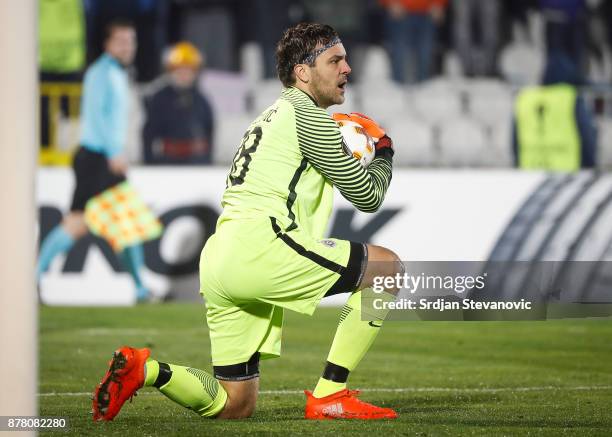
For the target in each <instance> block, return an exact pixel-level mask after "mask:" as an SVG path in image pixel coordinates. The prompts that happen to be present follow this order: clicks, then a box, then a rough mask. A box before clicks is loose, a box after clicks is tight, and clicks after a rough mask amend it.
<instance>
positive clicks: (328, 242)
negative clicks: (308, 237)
mask: <svg viewBox="0 0 612 437" xmlns="http://www.w3.org/2000/svg"><path fill="white" fill-rule="evenodd" d="M319 243H321V244H323V245H324V246H327V247H336V242H335V241H334V240H319Z"/></svg>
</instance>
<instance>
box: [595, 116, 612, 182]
mask: <svg viewBox="0 0 612 437" xmlns="http://www.w3.org/2000/svg"><path fill="white" fill-rule="evenodd" d="M598 134H599V135H598V141H597V143H598V150H597V161H598V163H599V165H598V166H599V167H600V168H603V169H606V170H611V169H612V121H610V120H609V121H602V122H600V123H599V132H598Z"/></svg>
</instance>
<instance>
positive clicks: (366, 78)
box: [349, 45, 391, 85]
mask: <svg viewBox="0 0 612 437" xmlns="http://www.w3.org/2000/svg"><path fill="white" fill-rule="evenodd" d="M349 62H350V59H349ZM360 78H361V82H362V83H364V84H365V83H369V84H372V83H376V84H377V85H379V84H385V83H389V82H391V61H390V60H389V56H388V55H387V52H386V50H385V49H384V48H382V47H380V46H375V45H372V46H369V47H368V48H367V49H366V51H365V54H364V59H363V71H362V72H361V74H360Z"/></svg>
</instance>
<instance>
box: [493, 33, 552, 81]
mask: <svg viewBox="0 0 612 437" xmlns="http://www.w3.org/2000/svg"><path fill="white" fill-rule="evenodd" d="M500 69H501V72H502V75H503V76H504V77H505V78H506V80H508V81H509V82H510V83H513V84H518V85H534V84H537V83H539V82H540V78H541V76H542V72H543V71H544V55H543V53H542V51H541V50H539V49H537V48H534V47H532V46H530V45H528V44H526V43H513V44H510V45H508V46H507V47H505V48H504V49H503V50H502V52H501V55H500Z"/></svg>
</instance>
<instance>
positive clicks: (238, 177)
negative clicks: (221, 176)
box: [228, 126, 261, 187]
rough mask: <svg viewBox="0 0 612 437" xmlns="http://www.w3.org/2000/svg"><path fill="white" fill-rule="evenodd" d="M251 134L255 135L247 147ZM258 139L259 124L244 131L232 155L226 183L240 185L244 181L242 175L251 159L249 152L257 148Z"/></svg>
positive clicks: (243, 175) (244, 173)
mask: <svg viewBox="0 0 612 437" xmlns="http://www.w3.org/2000/svg"><path fill="white" fill-rule="evenodd" d="M253 136H254V137H255V138H254V139H253V142H252V143H251V145H250V146H248V147H247V144H248V143H249V141H250V140H251V137H253ZM259 140H261V127H260V126H256V127H254V128H253V129H251V130H248V131H246V133H245V134H244V136H243V137H242V142H241V143H240V148H239V149H238V151H237V152H236V155H235V156H234V162H233V163H232V169H231V170H230V174H229V177H228V185H230V186H232V187H233V186H234V185H242V184H243V183H244V177H245V176H246V174H247V172H248V171H249V164H250V163H251V160H252V159H253V158H252V157H251V154H252V153H254V152H255V151H256V150H257V146H259ZM240 161H242V165H240ZM238 167H240V173H238ZM237 173H238V174H237Z"/></svg>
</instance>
